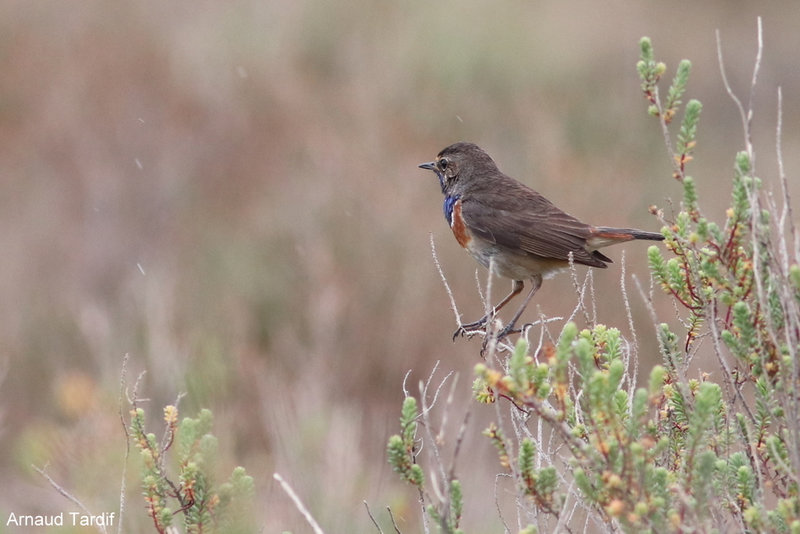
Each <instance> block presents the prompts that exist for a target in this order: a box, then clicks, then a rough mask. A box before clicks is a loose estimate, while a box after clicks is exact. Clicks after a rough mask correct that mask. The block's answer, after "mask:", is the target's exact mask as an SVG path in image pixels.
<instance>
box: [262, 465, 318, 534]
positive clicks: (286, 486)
mask: <svg viewBox="0 0 800 534" xmlns="http://www.w3.org/2000/svg"><path fill="white" fill-rule="evenodd" d="M272 478H274V479H275V480H277V481H278V484H280V486H281V489H283V491H284V492H286V495H288V496H289V498H290V499H291V500H292V502H293V503H294V506H295V508H297V511H298V512H300V514H301V515H302V516H303V518H304V519H305V520H306V522H307V523H308V524H309V526H311V530H312V531H313V532H314V534H325V531H324V530H322V528H321V527H320V526H319V524H318V523H317V521H316V520H315V519H314V517H313V516H312V515H311V513H310V512H309V511H308V509H307V508H306V507H305V505H304V504H303V501H301V500H300V497H298V496H297V493H295V492H294V490H293V489H292V486H290V485H289V483H288V482H286V481H285V480H284V479H283V477H282V476H280V475H279V474H278V473H273V474H272Z"/></svg>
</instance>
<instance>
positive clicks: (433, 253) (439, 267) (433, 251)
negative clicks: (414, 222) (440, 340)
mask: <svg viewBox="0 0 800 534" xmlns="http://www.w3.org/2000/svg"><path fill="white" fill-rule="evenodd" d="M429 236H430V241H431V256H433V263H434V265H436V270H437V271H438V272H439V278H441V279H442V284H444V289H445V291H447V298H449V299H450V309H451V310H453V314H454V315H455V316H456V324H458V325H459V326H460V325H461V314H460V313H458V307H457V306H456V299H455V297H454V296H453V291H452V290H451V289H450V284H448V283H447V277H446V276H445V275H444V271H443V270H442V265H441V264H440V263H439V257H438V256H437V255H436V243H434V241H433V233H431V234H429Z"/></svg>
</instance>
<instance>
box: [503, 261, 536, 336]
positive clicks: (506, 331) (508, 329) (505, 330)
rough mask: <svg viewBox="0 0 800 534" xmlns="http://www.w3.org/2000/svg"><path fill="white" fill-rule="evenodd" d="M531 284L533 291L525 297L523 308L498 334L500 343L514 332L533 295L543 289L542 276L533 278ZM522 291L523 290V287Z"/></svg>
mask: <svg viewBox="0 0 800 534" xmlns="http://www.w3.org/2000/svg"><path fill="white" fill-rule="evenodd" d="M531 284H533V287H531V290H530V291H529V292H528V295H527V296H526V297H525V301H524V302H523V303H522V306H520V307H519V309H518V310H517V313H515V314H514V317H512V318H511V322H509V323H508V324H507V325H506V326H505V327H504V328H503V329H502V330H500V332H498V334H497V340H498V341H500V340H501V339H503V338H504V337H506V336H507V335H508V334H510V333H512V332H514V325H515V324H516V323H517V320H518V319H519V318H520V316H521V315H522V312H524V311H525V308H527V307H528V303H530V301H531V299H532V298H533V294H534V293H536V292H537V291H538V290H539V288H540V287H542V276H541V275H536V276H534V277H533V278H531ZM520 289H522V287H521V286H520Z"/></svg>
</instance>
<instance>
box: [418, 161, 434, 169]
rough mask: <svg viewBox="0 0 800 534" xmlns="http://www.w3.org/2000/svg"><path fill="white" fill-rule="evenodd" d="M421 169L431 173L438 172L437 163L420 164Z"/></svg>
mask: <svg viewBox="0 0 800 534" xmlns="http://www.w3.org/2000/svg"><path fill="white" fill-rule="evenodd" d="M419 168H420V169H428V170H429V171H435V170H436V162H435V161H429V162H428V163H420V164H419Z"/></svg>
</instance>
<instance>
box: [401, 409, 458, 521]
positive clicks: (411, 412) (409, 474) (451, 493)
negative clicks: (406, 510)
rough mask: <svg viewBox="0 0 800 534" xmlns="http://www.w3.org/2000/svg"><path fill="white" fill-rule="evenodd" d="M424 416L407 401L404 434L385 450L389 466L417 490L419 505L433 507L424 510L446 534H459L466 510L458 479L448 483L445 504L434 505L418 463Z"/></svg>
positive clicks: (403, 410) (402, 420)
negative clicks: (419, 435) (418, 443)
mask: <svg viewBox="0 0 800 534" xmlns="http://www.w3.org/2000/svg"><path fill="white" fill-rule="evenodd" d="M421 416H422V414H420V413H419V410H418V408H417V399H415V398H414V397H411V396H408V397H406V398H405V399H404V400H403V407H402V410H401V414H400V428H401V434H395V435H393V436H391V437H390V438H389V442H388V444H387V446H386V452H387V458H388V461H389V465H391V466H392V469H393V470H394V471H395V472H396V473H398V474H399V475H400V477H401V478H402V479H403V480H405V481H406V482H408V483H409V484H411V485H412V486H415V487H416V488H417V491H418V492H419V495H420V502H422V503H425V502H428V503H431V504H429V505H428V506H427V507H425V511H426V513H427V514H428V516H429V517H430V518H431V519H432V520H433V521H434V522H435V523H436V524H437V525H439V527H440V528H441V529H442V531H443V532H446V533H448V534H460V533H461V532H462V531H461V529H460V528H459V523H460V521H461V514H462V513H463V509H464V497H463V494H462V491H461V482H460V481H459V480H458V479H456V478H451V479H450V480H448V481H447V487H446V491H443V492H442V493H445V494H446V496H447V500H446V502H440V503H438V504H433V503H434V502H435V498H434V497H433V495H432V493H431V491H430V490H429V488H428V485H427V484H428V482H427V480H426V478H425V472H424V471H423V469H422V466H420V465H419V464H418V463H417V454H418V452H419V450H418V449H417V446H416V444H417V426H418V419H419V418H420V417H421Z"/></svg>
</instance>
